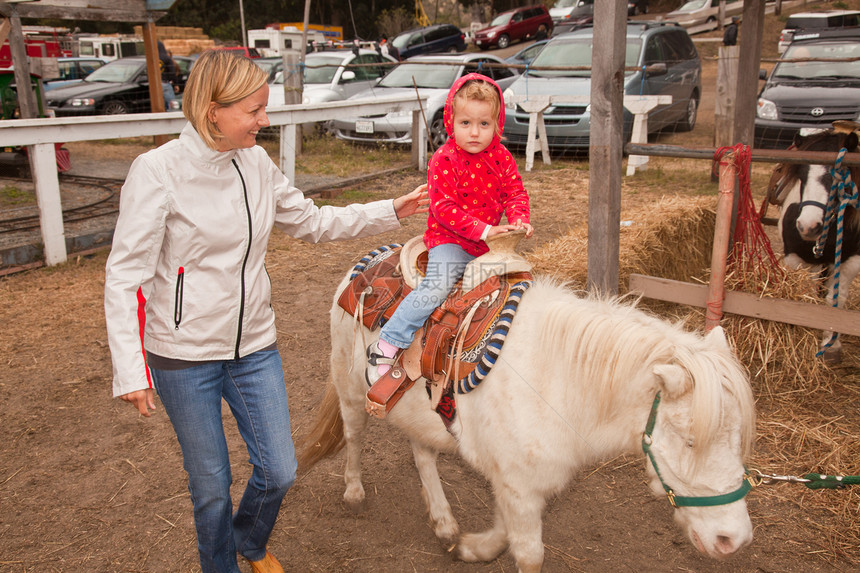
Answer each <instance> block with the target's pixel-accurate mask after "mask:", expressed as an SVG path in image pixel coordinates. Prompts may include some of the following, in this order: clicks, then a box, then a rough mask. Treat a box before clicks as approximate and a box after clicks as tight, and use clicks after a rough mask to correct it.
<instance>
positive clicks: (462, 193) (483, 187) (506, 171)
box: [365, 74, 534, 385]
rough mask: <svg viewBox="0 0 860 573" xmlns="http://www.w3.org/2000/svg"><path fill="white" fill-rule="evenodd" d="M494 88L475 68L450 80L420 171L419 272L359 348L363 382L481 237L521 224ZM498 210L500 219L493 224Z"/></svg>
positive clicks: (523, 209) (407, 334) (401, 341)
mask: <svg viewBox="0 0 860 573" xmlns="http://www.w3.org/2000/svg"><path fill="white" fill-rule="evenodd" d="M503 109H504V108H503V99H502V92H501V89H500V88H499V86H498V85H496V83H495V82H494V81H493V80H491V79H489V78H487V77H486V76H483V75H480V74H468V75H466V76H463V77H462V78H460V79H459V80H457V82H455V83H454V85H453V86H452V87H451V91H449V92H448V99H447V100H446V102H445V110H444V115H443V119H444V122H445V129H446V130H447V132H448V136H449V138H448V141H447V142H446V143H445V145H443V146H442V147H441V148H439V149H438V150H437V151H436V153H434V154H433V158H432V159H431V160H430V166H429V169H428V173H427V185H428V192H429V196H430V213H429V215H428V219H427V231H426V232H425V233H424V244H425V245H426V246H427V249H428V250H429V259H428V262H427V273H426V275H425V277H424V280H422V281H421V283H420V284H419V285H418V288H416V289H415V290H414V291H412V292H411V293H409V295H407V296H406V298H405V299H404V300H403V302H401V303H400V306H399V307H398V308H397V310H396V311H395V312H394V314H393V315H392V317H391V319H390V320H389V321H388V322H387V323H385V325H384V326H383V327H382V331H381V332H380V335H379V341H378V342H374V343H373V344H371V345H370V346H369V347H368V349H367V361H368V365H367V370H366V371H365V376H366V378H367V383H368V385H373V383H374V382H376V381H377V380H378V379H379V378H380V376H382V375H383V374H385V373H386V372H387V371H388V370H389V369H390V368H391V366H392V365H393V364H394V358H395V356H396V355H397V353H398V351H399V350H401V349H404V348H407V347H408V346H409V345H410V344H411V343H412V338H413V337H414V335H415V332H416V331H417V330H418V329H419V328H421V326H422V325H423V324H424V322H425V321H426V320H427V318H428V317H429V316H430V315H431V314H432V313H433V311H434V310H435V309H436V308H437V307H438V306H439V305H441V304H442V302H444V300H445V299H446V298H447V297H448V294H449V293H450V292H451V290H452V289H453V288H454V286H455V285H456V283H457V281H458V280H460V278H461V277H462V276H463V271H464V270H465V268H466V264H467V263H468V262H469V261H471V260H472V259H474V258H475V257H477V256H478V255H481V254H483V253H485V252H487V250H488V249H487V245H486V243H485V242H484V240H485V239H486V238H487V237H492V236H493V235H498V234H500V233H506V232H508V231H512V230H514V229H525V231H526V237H530V236H531V235H532V233H533V232H534V230H533V229H532V226H531V225H530V224H529V197H528V194H527V193H526V190H525V189H523V182H522V178H521V177H520V174H519V172H518V171H517V164H516V162H515V161H514V158H513V156H512V155H511V153H510V151H508V150H507V148H505V146H504V145H502V143H501V135H502V128H503V127H504V119H505V116H504V113H502V110H503ZM502 214H504V215H505V216H506V217H507V220H508V223H509V224H507V225H500V224H499V223H500V221H501V219H502Z"/></svg>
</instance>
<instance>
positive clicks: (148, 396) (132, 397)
mask: <svg viewBox="0 0 860 573" xmlns="http://www.w3.org/2000/svg"><path fill="white" fill-rule="evenodd" d="M120 399H121V400H125V401H126V402H129V403H131V404H133V405H134V407H135V408H137V411H138V412H140V413H141V415H143V416H146V417H147V418H148V417H149V416H150V415H151V414H150V413H149V410H150V409H151V410H153V411H154V410H155V399H154V398H153V392H152V388H147V389H146V390H137V391H135V392H129V393H128V394H123V395H122V396H120Z"/></svg>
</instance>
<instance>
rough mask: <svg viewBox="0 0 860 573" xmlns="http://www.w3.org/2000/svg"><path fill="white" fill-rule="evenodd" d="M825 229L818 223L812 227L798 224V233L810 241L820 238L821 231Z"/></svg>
mask: <svg viewBox="0 0 860 573" xmlns="http://www.w3.org/2000/svg"><path fill="white" fill-rule="evenodd" d="M823 228H824V225H823V224H822V223H820V222H816V223H814V224H812V225H802V224H801V223H800V221H798V222H797V232H798V233H800V236H801V237H803V238H804V239H806V240H807V241H810V240H812V239H815V238H817V237H818V235H820V234H821V230H822V229H823Z"/></svg>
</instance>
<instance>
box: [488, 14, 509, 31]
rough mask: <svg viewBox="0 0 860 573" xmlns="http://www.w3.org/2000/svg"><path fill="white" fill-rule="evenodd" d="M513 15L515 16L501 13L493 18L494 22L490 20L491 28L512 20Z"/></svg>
mask: <svg viewBox="0 0 860 573" xmlns="http://www.w3.org/2000/svg"><path fill="white" fill-rule="evenodd" d="M511 16H513V14H499V15H498V16H496V17H495V18H494V19H493V21H492V22H490V28H492V27H493V26H504V25H505V24H507V23H508V22H510V20H511Z"/></svg>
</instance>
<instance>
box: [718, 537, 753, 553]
mask: <svg viewBox="0 0 860 573" xmlns="http://www.w3.org/2000/svg"><path fill="white" fill-rule="evenodd" d="M747 544H749V540H748V539H742V538H737V537H732V536H730V535H718V536H717V539H716V543H715V544H714V547H715V548H716V550H717V551H718V552H719V553H720V555H723V556H724V557H728V556H729V555H733V554H735V553H737V552H738V551H740V550H741V549H743V548H744V547H746V546H747Z"/></svg>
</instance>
